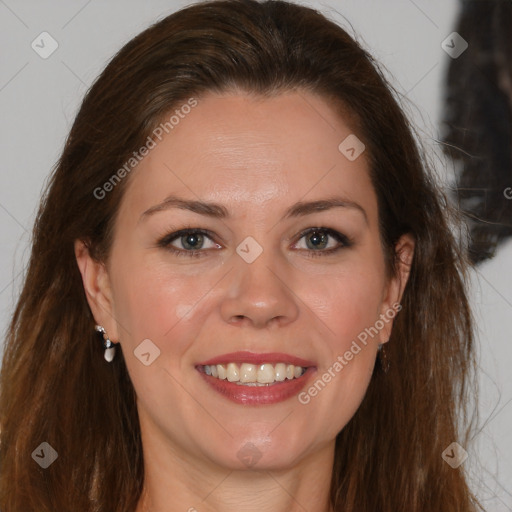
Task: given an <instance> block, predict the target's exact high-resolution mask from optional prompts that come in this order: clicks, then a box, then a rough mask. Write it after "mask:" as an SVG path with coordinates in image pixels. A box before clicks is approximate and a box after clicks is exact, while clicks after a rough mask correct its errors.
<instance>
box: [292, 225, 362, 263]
mask: <svg viewBox="0 0 512 512" xmlns="http://www.w3.org/2000/svg"><path fill="white" fill-rule="evenodd" d="M303 238H304V239H305V241H306V247H299V249H304V250H306V251H308V254H309V255H310V256H325V255H329V254H333V253H335V252H338V251H339V250H341V249H342V248H344V247H350V246H351V245H352V241H351V240H350V239H349V238H348V237H347V236H345V235H343V234H342V233H339V232H338V231H335V230H334V229H330V228H321V227H320V228H309V229H307V230H305V231H303V232H302V233H301V234H300V238H299V240H302V239H303ZM329 239H331V243H329ZM332 240H334V241H335V242H337V244H336V243H334V244H333V243H332Z"/></svg>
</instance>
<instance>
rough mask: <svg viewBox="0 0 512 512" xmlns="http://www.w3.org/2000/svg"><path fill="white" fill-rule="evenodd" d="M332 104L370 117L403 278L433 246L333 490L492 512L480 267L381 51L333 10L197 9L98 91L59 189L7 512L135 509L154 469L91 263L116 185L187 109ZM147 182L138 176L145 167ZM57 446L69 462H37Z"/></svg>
mask: <svg viewBox="0 0 512 512" xmlns="http://www.w3.org/2000/svg"><path fill="white" fill-rule="evenodd" d="M236 89H238V90H242V91H248V92H250V93H253V94H256V95H275V94H279V93H280V92H284V91H290V90H301V91H306V92H307V91H309V92H311V93H315V94H319V95H321V96H322V97H323V98H325V99H326V100H327V101H329V102H330V104H331V105H332V107H333V108H334V109H336V110H338V111H339V112H340V113H342V112H344V113H345V114H344V115H346V114H347V113H350V114H351V115H352V116H353V117H354V119H355V120H356V121H357V125H358V129H357V133H358V137H360V138H361V139H362V140H363V141H364V143H365V145H366V148H367V153H366V154H367V155H368V156H369V167H370V173H371V179H372V182H373V185H374V187H375V191H376V194H377V196H378V206H379V219H380V227H381V237H382V244H383V247H384V249H385V254H386V257H387V264H388V271H389V272H390V273H391V272H395V270H396V257H397V255H396V254H395V250H394V246H395V243H396V242H397V240H398V239H399V237H400V236H401V235H402V234H404V233H411V234H412V235H413V236H414V238H415V240H416V248H415V255H414V259H413V263H412V268H411V274H410V278H409V282H408V284H407V286H406V289H405V293H404V296H403V300H402V306H403V309H402V311H401V312H400V314H399V315H398V316H397V318H396V319H395V324H394V328H393V332H392V336H391V340H390V342H389V343H388V344H386V349H385V350H386V357H387V359H388V360H389V362H390V369H389V371H388V372H387V373H385V372H383V371H382V368H380V367H379V365H378V364H377V365H376V367H375V369H374V374H373V377H372V380H371V383H370V385H369V388H368V391H367V393H366V395H365V398H364V400H363V402H362V404H361V406H360V407H359V409H358V410H357V412H356V413H355V415H354V417H353V418H352V419H351V421H350V422H349V424H348V425H346V427H345V428H344V429H343V430H342V431H341V432H340V433H339V434H338V436H337V440H336V454H335V462H334V468H333V475H332V484H331V502H332V505H333V508H334V510H336V511H344V512H350V511H352V512H370V511H372V512H377V511H379V512H382V511H389V512H391V511H392V512H398V511H407V512H410V511H415V512H421V511H425V512H426V511H429V512H430V511H431V510H443V511H444V512H462V511H464V512H467V511H474V510H477V508H476V507H477V506H478V505H477V501H476V498H474V496H473V495H472V493H471V491H470V490H469V487H468V484H467V481H466V476H465V473H464V466H463V465H462V466H460V467H458V468H456V469H453V468H452V467H450V465H448V464H447V463H446V462H445V461H444V460H443V458H442V457H441V454H442V452H443V451H444V450H445V448H446V447H447V446H449V445H450V444H451V443H452V442H453V441H458V442H459V444H461V445H462V446H464V447H466V448H467V449H468V450H469V447H468V446H467V441H468V440H469V435H470V429H469V427H470V426H471V424H472V423H471V422H468V421H465V422H464V424H463V425H462V426H459V418H462V419H463V420H467V415H466V408H467V405H468V389H469V388H468V384H469V383H471V382H473V381H472V380H471V375H472V372H473V371H474V367H475V363H474V355H473V349H474V347H473V333H472V317H471V312H470V308H469V306H468V300H467V296H466V292H465V280H466V270H465V265H466V263H465V262H464V260H463V256H462V251H461V249H460V247H459V245H458V242H457V241H456V240H455V238H454V236H453V234H452V231H451V229H450V221H449V219H448V218H447V216H446V214H445V212H446V211H447V209H448V205H447V202H446V200H445V198H444V195H443V194H442V193H441V192H440V191H439V189H438V187H437V185H436V180H435V178H434V176H433V174H432V172H431V171H429V168H428V165H427V164H426V160H425V158H424V157H423V156H422V152H421V151H420V150H419V148H418V145H417V143H416V139H415V136H414V132H413V130H412V128H411V126H410V125H409V123H408V121H407V119H406V117H405V116H404V114H403V112H402V109H401V108H400V106H399V101H398V100H397V98H396V93H394V91H393V88H392V87H391V86H390V85H389V84H388V83H387V82H386V80H385V78H384V77H383V75H382V72H381V71H380V70H379V67H378V66H377V64H376V63H375V62H374V61H373V59H372V57H371V56H370V54H369V53H367V52H366V51H365V50H364V49H362V48H361V47H360V45H359V44H357V43H356V42H355V41H354V39H353V38H352V37H350V36H349V35H348V34H347V32H345V31H344V30H343V29H342V28H340V27H339V26H338V25H337V24H336V23H334V22H332V21H330V20H328V19H327V18H326V17H324V16H323V15H322V14H320V13H319V12H317V11H315V10H313V9H311V8H306V7H302V6H298V5H294V4H290V3H287V2H284V1H265V2H258V1H255V0H219V1H211V2H203V3H198V4H196V5H192V6H190V7H187V8H185V9H183V10H181V11H178V12H176V13H174V14H172V15H170V16H168V17H166V18H165V19H163V20H161V21H159V22H158V23H156V24H154V25H153V26H151V27H150V28H148V29H147V30H145V31H144V32H142V33H141V34H139V35H138V36H137V37H135V38H134V39H133V40H131V41H130V42H129V43H128V44H126V46H124V47H123V48H122V49H121V50H120V51H119V53H118V54H117V55H116V56H115V57H114V58H113V59H112V61H111V62H110V63H109V64H108V66H107V67H106V69H105V70H104V72H103V73H102V74H101V75H100V76H99V78H98V79H97V80H96V82H95V83H94V85H93V86H92V87H91V89H90V90H89V91H88V93H87V95H86V97H85V99H84V101H83V104H82V106H81V108H80V111H79V113H78V115H77V117H76V120H75V122H74V124H73V127H72V129H71V132H70V134H69V137H68V139H67V141H66V144H65V148H64V151H63V154H62V156H61V158H60V160H59V162H58V164H57V166H56V168H55V170H54V172H53V174H52V176H51V179H50V181H49V182H48V184H47V188H46V191H45V193H44V197H43V199H42V202H41V206H40V209H39V212H38V215H37V219H36V222H35V227H34V232H33V245H32V253H31V258H30V262H29V266H28V270H27V274H26V278H25V284H24V287H23V290H22V293H21V296H20V298H19V302H18V304H17V307H16V309H15V313H14V316H13V319H12V323H11V325H10V330H9V333H8V337H7V340H6V346H5V354H4V359H3V365H2V370H1V376H0V379H1V380H0V385H1V391H0V392H1V395H0V410H1V412H0V429H1V431H0V457H1V467H0V509H1V510H2V512H28V511H36V510H37V511H38V512H55V511H59V512H61V511H80V512H86V511H91V512H92V511H103V512H104V511H116V512H127V511H133V510H134V509H135V507H136V505H137V502H138V500H139V498H140V493H141V489H142V482H143V478H144V467H143V458H142V444H141V437H140V427H139V423H138V416H137V409H136V402H135V393H134V389H133V386H132V383H131V381H130V378H129V375H128V372H127V369H126V365H125V361H124V358H123V354H122V352H121V351H120V348H119V349H118V351H119V352H120V353H119V356H118V357H116V359H115V360H114V362H113V363H111V364H107V363H106V362H105V361H104V359H103V357H102V345H101V342H100V340H99V338H98V335H97V333H95V332H94V319H93V317H92V315H91V312H90V309H89V307H88V304H87V301H86V298H85V294H84V291H83V287H82V281H81V276H80V273H79V270H78V267H77V264H76V259H75V255H74V242H75V240H77V239H81V240H86V241H87V244H88V247H89V250H90V252H91V254H92V255H93V257H95V258H97V259H98V260H100V261H106V259H107V258H108V255H109V247H110V244H111V241H112V228H113V226H114V223H115V219H116V212H117V211H118V206H119V203H120V199H121V197H122V194H123V191H124V190H125V189H126V186H127V184H128V183H129V181H130V179H129V176H128V177H126V178H125V179H123V180H121V182H119V183H116V186H115V187H113V190H112V191H110V192H109V193H108V194H106V195H105V197H103V198H102V199H97V196H98V194H97V193H96V195H95V190H97V189H98V187H101V186H102V185H103V184H104V183H106V182H107V181H108V180H109V179H110V178H111V177H112V175H113V173H115V172H116V170H117V169H119V168H121V167H122V166H123V164H124V162H126V161H127V159H128V158H129V157H130V156H131V155H132V153H133V152H134V151H136V150H138V149H139V148H140V147H141V146H142V145H143V144H144V142H145V140H146V139H147V137H148V136H149V135H150V133H151V132H152V130H154V129H155V127H156V126H158V125H159V124H160V122H161V121H162V119H163V116H165V115H167V116H168V115H169V112H171V111H172V110H173V109H174V108H175V107H176V106H178V105H180V104H183V103H185V102H186V101H187V99H189V98H190V97H192V96H193V97H195V98H199V101H200V98H201V94H204V93H206V92H211V91H213V92H217V91H218V92H224V91H230V90H236ZM133 172H137V171H136V169H134V171H133ZM42 442H47V443H49V444H50V445H51V446H52V447H53V448H54V449H55V450H56V451H57V453H58V459H57V460H56V461H55V462H54V463H53V464H52V465H50V466H49V467H48V468H47V469H42V468H41V467H39V465H38V464H36V463H35V462H34V460H33V457H32V453H33V452H34V450H35V449H36V448H38V447H39V445H40V444H41V443H42Z"/></svg>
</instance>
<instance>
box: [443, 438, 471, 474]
mask: <svg viewBox="0 0 512 512" xmlns="http://www.w3.org/2000/svg"><path fill="white" fill-rule="evenodd" d="M441 457H442V458H443V460H444V461H445V462H446V463H447V464H449V465H450V466H451V467H452V468H453V469H455V468H458V467H459V466H460V465H461V464H462V463H463V462H464V461H465V460H466V459H467V458H468V452H467V451H466V450H464V448H462V446H461V445H460V444H459V443H455V442H453V443H452V444H450V446H448V448H446V450H445V451H444V452H443V453H442V454H441Z"/></svg>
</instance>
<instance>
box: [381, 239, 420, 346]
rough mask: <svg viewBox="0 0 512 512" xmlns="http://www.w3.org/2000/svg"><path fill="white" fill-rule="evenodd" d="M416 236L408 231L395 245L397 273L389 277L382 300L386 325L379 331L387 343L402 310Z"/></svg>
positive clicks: (383, 318) (382, 340)
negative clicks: (401, 303) (394, 321)
mask: <svg viewBox="0 0 512 512" xmlns="http://www.w3.org/2000/svg"><path fill="white" fill-rule="evenodd" d="M414 246H415V242H414V237H413V236H412V235H411V234H409V233H406V234H404V235H402V236H401V237H400V240H398V242H397V244H396V245H395V254H396V257H397V270H396V274H395V275H394V276H392V277H391V278H390V279H389V282H388V284H387V287H386V290H385V293H384V300H383V302H382V308H381V315H380V319H381V320H382V321H383V323H384V327H383V328H382V329H380V331H379V338H380V343H387V342H388V341H389V338H390V337H391V329H392V327H393V319H394V317H395V316H396V314H397V313H398V311H400V309H402V308H401V306H400V301H401V300H402V295H403V293H404V290H405V285H406V284H407V281H408V280H409V274H410V272H411V265H412V260H413V256H414Z"/></svg>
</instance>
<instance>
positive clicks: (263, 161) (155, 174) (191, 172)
mask: <svg viewBox="0 0 512 512" xmlns="http://www.w3.org/2000/svg"><path fill="white" fill-rule="evenodd" d="M176 108H177V109H178V110H179V106H178V107H176ZM173 112H176V109H175V110H174V111H173ZM173 112H171V113H170V114H169V116H168V118H170V116H171V115H172V114H173ZM185 112H188V113H186V114H185ZM180 114H181V115H179V116H175V118H174V123H175V124H173V125H172V129H170V130H169V133H165V132H164V135H163V137H162V140H161V141H159V140H158V139H155V141H156V144H155V146H154V147H153V149H151V150H150V151H149V152H148V154H147V156H145V157H144V159H143V160H142V161H141V162H140V163H139V164H138V165H137V167H136V168H135V170H134V171H133V175H132V176H131V177H130V184H129V186H128V188H127V191H126V193H125V198H124V199H123V203H124V204H125V205H126V204H129V206H130V208H129V210H130V212H133V213H134V214H135V212H138V214H139V215H140V213H142V211H144V210H145V209H147V208H149V207H151V206H152V205H153V204H155V203H158V202H160V201H163V200H164V199H165V198H166V197H167V196H168V195H169V194H180V195H182V196H183V197H187V198H188V199H194V200H205V201H214V202H218V203H222V204H225V205H226V207H227V208H228V209H230V210H233V212H234V213H240V214H243V213H244V211H245V212H247V211H248V210H249V209H250V208H251V206H255V205H259V207H260V210H259V213H258V214H259V215H263V212H261V206H262V205H265V212H271V211H274V210H275V211H276V212H277V211H282V210H283V209H284V208H286V207H287V206H288V204H289V203H290V204H291V203H292V202H295V201H297V200H299V199H302V200H313V199H317V198H320V197H322V198H323V197H325V196H326V195H329V196H332V195H333V194H342V195H344V196H345V197H348V198H349V199H353V200H357V201H358V202H363V203H365V204H366V208H368V209H370V210H372V208H373V207H374V206H375V205H376V202H375V201H376V200H375V197H374V193H373V187H372V185H371V182H370V179H369V174H368V169H367V160H366V155H365V153H364V151H363V153H362V154H361V155H360V156H359V157H358V158H356V159H355V160H351V159H349V158H347V154H346V153H344V150H345V149H346V148H345V146H346V144H345V145H344V141H346V140H348V141H352V146H353V145H354V144H353V141H356V144H357V143H358V142H357V141H358V140H359V138H358V139H352V138H353V137H357V135H356V134H354V132H353V131H352V128H351V127H350V126H349V124H348V121H347V120H346V119H343V118H342V117H341V116H340V115H339V114H337V113H336V112H335V111H334V109H333V108H331V107H330V106H329V104H328V103H327V102H326V101H325V100H323V99H322V98H319V97H317V96H314V95H311V94H309V93H305V92H289V93H283V94H280V95H278V96H275V97H272V98H262V97H257V96H256V97H255V96H249V95H247V94H242V93H238V94H235V93H233V94H225V95H218V94H208V95H206V96H204V97H202V98H200V99H199V98H198V99H197V106H195V107H194V108H192V109H185V110H183V111H182V112H180ZM176 121H177V122H176ZM348 137H349V138H348ZM347 138H348V139H347ZM340 144H341V145H342V146H341V150H340ZM356 149H360V148H358V147H356ZM349 156H350V153H349Z"/></svg>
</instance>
